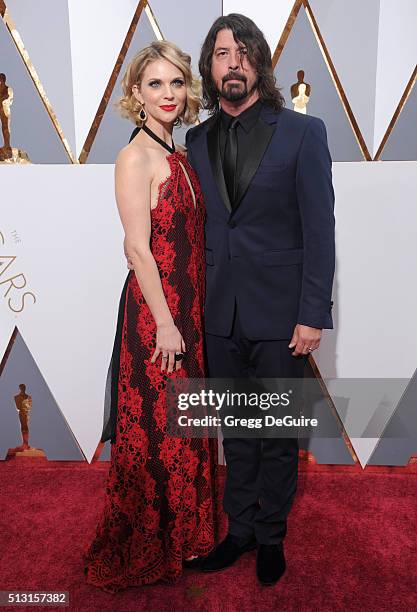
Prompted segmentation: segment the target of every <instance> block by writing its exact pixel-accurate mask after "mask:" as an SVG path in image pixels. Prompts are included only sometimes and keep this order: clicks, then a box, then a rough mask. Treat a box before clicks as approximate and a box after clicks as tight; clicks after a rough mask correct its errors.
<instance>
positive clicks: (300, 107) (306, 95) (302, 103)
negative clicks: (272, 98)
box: [291, 70, 311, 115]
mask: <svg viewBox="0 0 417 612" xmlns="http://www.w3.org/2000/svg"><path fill="white" fill-rule="evenodd" d="M310 94H311V85H310V84H309V83H305V82H304V70H299V71H298V72H297V82H296V83H294V84H293V85H291V100H292V103H293V104H294V110H295V111H296V112H297V113H303V114H304V115H306V114H307V104H308V101H309V100H310Z"/></svg>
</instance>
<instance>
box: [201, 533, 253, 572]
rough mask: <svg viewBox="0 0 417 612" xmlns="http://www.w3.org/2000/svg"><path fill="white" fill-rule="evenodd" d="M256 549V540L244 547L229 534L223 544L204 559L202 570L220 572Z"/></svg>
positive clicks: (250, 541) (251, 540)
mask: <svg viewBox="0 0 417 612" xmlns="http://www.w3.org/2000/svg"><path fill="white" fill-rule="evenodd" d="M256 547H257V542H256V540H255V538H252V539H250V540H249V541H248V542H247V543H245V544H243V545H242V544H240V543H239V540H238V539H237V538H236V537H235V536H233V535H231V534H228V535H227V536H226V538H225V539H224V540H223V542H221V543H220V544H219V545H218V546H217V548H215V549H214V550H213V551H212V552H211V553H210V554H209V555H208V556H207V557H206V558H205V559H203V561H202V562H201V570H202V571H203V572H218V571H219V570H222V569H225V568H226V567H230V566H231V565H233V563H235V561H237V560H238V559H239V557H240V556H241V555H243V553H245V552H249V551H250V550H254V549H255V548H256Z"/></svg>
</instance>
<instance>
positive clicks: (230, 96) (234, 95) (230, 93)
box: [219, 74, 256, 102]
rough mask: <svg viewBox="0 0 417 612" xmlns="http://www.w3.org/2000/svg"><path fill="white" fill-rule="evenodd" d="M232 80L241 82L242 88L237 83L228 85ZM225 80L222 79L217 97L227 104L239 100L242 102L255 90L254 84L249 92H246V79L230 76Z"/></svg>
mask: <svg viewBox="0 0 417 612" xmlns="http://www.w3.org/2000/svg"><path fill="white" fill-rule="evenodd" d="M232 78H236V80H238V81H241V82H242V83H243V85H244V87H241V86H240V85H238V84H237V83H233V84H230V83H229V82H230V80H232ZM225 79H226V80H225ZM225 79H223V83H222V89H221V91H219V95H220V96H221V97H222V98H224V99H225V100H227V101H228V102H238V101H239V100H243V99H244V98H246V97H247V96H248V95H249V93H251V92H252V91H253V90H254V89H256V83H254V85H253V87H252V88H251V90H250V91H248V86H247V80H246V77H243V76H240V75H232V74H231V75H228V76H227V77H225ZM227 83H229V85H227Z"/></svg>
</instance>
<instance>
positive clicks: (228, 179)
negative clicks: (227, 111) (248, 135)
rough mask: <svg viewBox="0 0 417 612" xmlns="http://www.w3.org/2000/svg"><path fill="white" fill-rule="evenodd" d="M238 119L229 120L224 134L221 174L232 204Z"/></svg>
mask: <svg viewBox="0 0 417 612" xmlns="http://www.w3.org/2000/svg"><path fill="white" fill-rule="evenodd" d="M238 124H239V119H238V118H237V117H235V118H234V119H232V121H231V122H230V125H229V127H228V130H227V134H226V145H225V148H224V160H223V174H224V180H225V183H226V187H227V191H228V193H229V199H230V203H231V205H232V208H233V205H234V202H235V197H236V162H237V134H236V127H237V125H238Z"/></svg>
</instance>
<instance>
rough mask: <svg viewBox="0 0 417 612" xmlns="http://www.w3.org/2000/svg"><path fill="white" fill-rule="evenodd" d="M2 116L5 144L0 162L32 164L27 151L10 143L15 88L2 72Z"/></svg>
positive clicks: (0, 148) (0, 73) (1, 149)
mask: <svg viewBox="0 0 417 612" xmlns="http://www.w3.org/2000/svg"><path fill="white" fill-rule="evenodd" d="M0 102H1V104H0V118H1V131H2V133H3V141H4V145H3V146H2V147H0V164H30V159H29V157H28V154H27V153H26V151H23V150H22V149H18V148H16V147H12V146H11V144H10V134H11V130H10V123H11V110H10V107H11V106H12V104H13V89H12V88H11V87H10V86H8V85H7V84H6V75H5V74H4V72H0Z"/></svg>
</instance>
